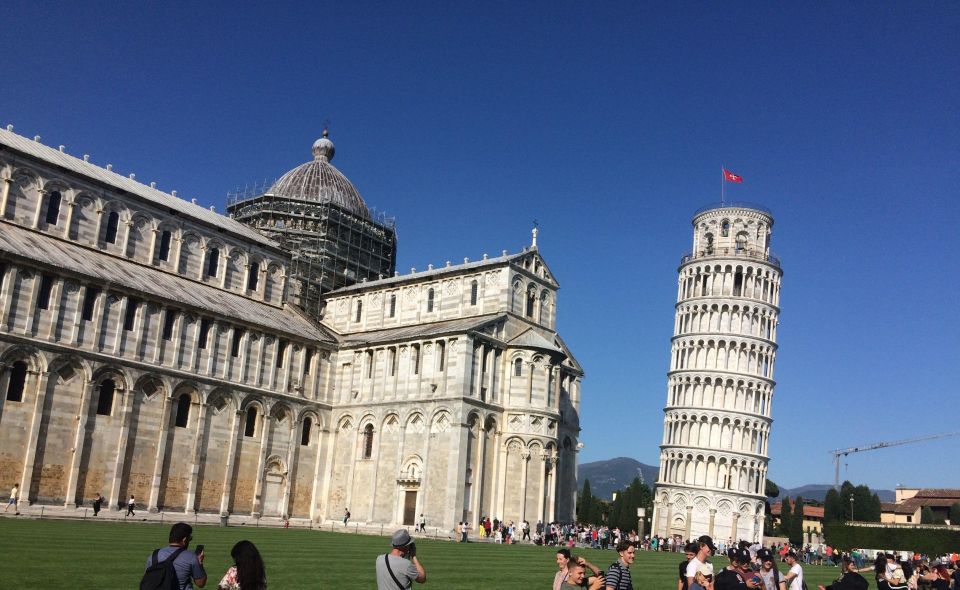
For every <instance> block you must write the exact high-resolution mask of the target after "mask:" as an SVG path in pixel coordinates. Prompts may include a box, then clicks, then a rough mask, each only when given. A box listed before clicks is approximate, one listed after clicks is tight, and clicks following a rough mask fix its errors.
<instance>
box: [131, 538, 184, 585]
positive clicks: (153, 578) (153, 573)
mask: <svg viewBox="0 0 960 590" xmlns="http://www.w3.org/2000/svg"><path fill="white" fill-rule="evenodd" d="M183 550H184V548H183V547H181V548H179V549H177V550H176V551H174V552H173V553H172V554H171V555H170V557H168V558H166V559H164V560H163V561H157V556H158V555H159V554H160V550H159V549H157V550H156V551H154V552H153V556H152V557H151V558H150V566H149V567H148V568H147V571H145V572H143V577H142V578H140V590H180V580H178V579H177V570H175V569H173V561H174V560H175V559H176V558H177V557H179V556H180V554H181V553H183Z"/></svg>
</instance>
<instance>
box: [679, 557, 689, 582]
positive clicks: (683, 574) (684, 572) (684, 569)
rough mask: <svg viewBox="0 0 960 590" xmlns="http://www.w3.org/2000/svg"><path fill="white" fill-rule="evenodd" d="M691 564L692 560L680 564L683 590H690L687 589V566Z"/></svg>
mask: <svg viewBox="0 0 960 590" xmlns="http://www.w3.org/2000/svg"><path fill="white" fill-rule="evenodd" d="M688 563H690V560H689V559H688V560H686V561H681V562H680V581H681V582H683V590H689V588H687V564H688Z"/></svg>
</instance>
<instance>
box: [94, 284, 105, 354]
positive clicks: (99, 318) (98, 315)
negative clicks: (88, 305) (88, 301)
mask: <svg viewBox="0 0 960 590" xmlns="http://www.w3.org/2000/svg"><path fill="white" fill-rule="evenodd" d="M107 297H109V295H108V294H107V290H106V289H104V290H103V291H100V292H99V293H98V294H97V301H96V302H95V303H94V304H93V320H91V322H92V324H93V342H92V343H91V344H92V345H93V349H94V350H97V351H99V350H100V333H101V332H102V331H103V314H104V311H105V310H106V307H107Z"/></svg>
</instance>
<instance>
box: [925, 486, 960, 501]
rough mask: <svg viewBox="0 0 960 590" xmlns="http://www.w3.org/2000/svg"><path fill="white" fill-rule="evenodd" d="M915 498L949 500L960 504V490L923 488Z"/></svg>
mask: <svg viewBox="0 0 960 590" xmlns="http://www.w3.org/2000/svg"><path fill="white" fill-rule="evenodd" d="M914 498H936V499H949V500H953V501H955V502H960V490H951V489H947V488H923V489H921V490H920V491H919V492H917V495H916V496H914Z"/></svg>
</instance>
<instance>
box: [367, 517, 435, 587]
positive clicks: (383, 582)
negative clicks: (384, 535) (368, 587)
mask: <svg viewBox="0 0 960 590" xmlns="http://www.w3.org/2000/svg"><path fill="white" fill-rule="evenodd" d="M390 544H391V545H392V549H391V550H390V553H387V554H386V555H381V556H379V557H377V570H376V571H377V590H410V588H411V587H412V586H413V583H414V582H417V583H418V584H422V583H424V582H426V581H427V572H426V570H424V569H423V565H422V564H421V563H420V560H419V559H418V558H417V546H416V544H414V542H413V539H411V538H410V533H408V532H407V530H406V529H400V530H398V531H397V532H395V533H393V537H391V539H390Z"/></svg>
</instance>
